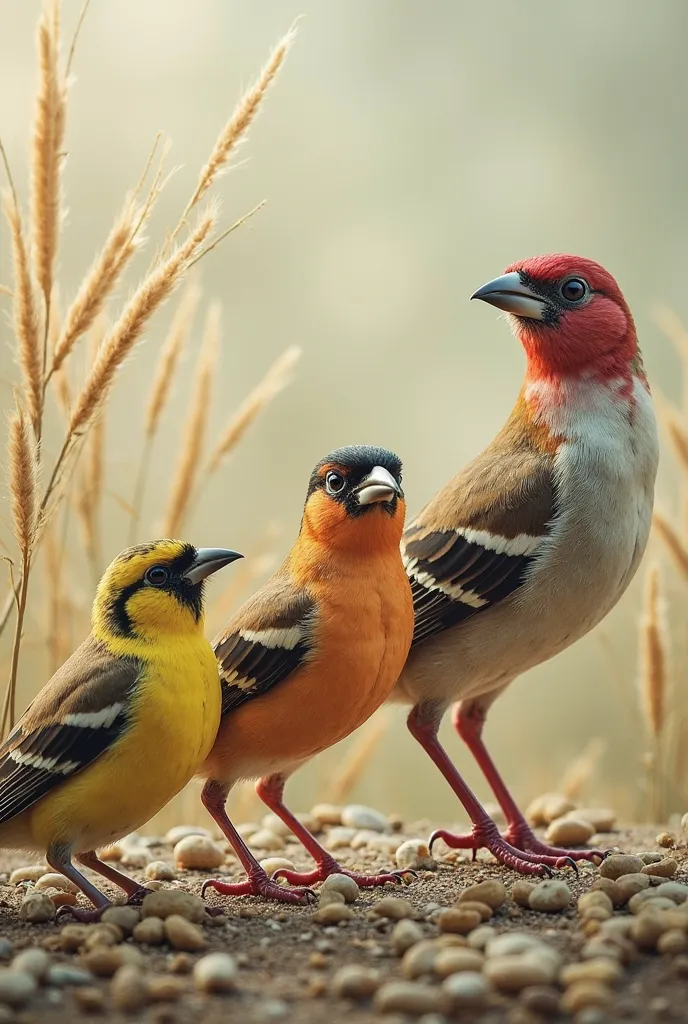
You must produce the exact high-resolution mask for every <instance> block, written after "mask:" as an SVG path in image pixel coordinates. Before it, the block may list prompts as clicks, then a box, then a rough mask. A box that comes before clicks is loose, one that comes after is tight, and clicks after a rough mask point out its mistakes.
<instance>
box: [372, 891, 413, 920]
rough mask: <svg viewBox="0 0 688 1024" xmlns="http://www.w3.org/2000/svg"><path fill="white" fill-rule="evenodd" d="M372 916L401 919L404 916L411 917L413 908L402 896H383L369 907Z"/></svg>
mask: <svg viewBox="0 0 688 1024" xmlns="http://www.w3.org/2000/svg"><path fill="white" fill-rule="evenodd" d="M370 913H371V915H372V916H374V917H386V918H388V919H389V920H390V921H401V920H403V918H405V917H413V915H414V914H415V910H414V907H413V904H412V903H409V901H408V900H405V899H404V898H403V897H402V896H383V897H382V899H381V900H378V902H377V903H375V904H374V905H373V906H372V907H371V909H370Z"/></svg>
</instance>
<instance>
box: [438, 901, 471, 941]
mask: <svg viewBox="0 0 688 1024" xmlns="http://www.w3.org/2000/svg"><path fill="white" fill-rule="evenodd" d="M481 922H482V918H481V916H480V914H479V913H478V911H477V910H462V909H460V908H459V907H447V908H446V909H445V910H441V911H440V912H439V914H438V915H437V924H438V925H439V929H440V931H441V932H452V933H453V934H455V935H468V933H469V932H472V931H473V929H474V928H477V927H478V925H479V924H480V923H481Z"/></svg>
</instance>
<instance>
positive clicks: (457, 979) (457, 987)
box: [442, 969, 490, 1013]
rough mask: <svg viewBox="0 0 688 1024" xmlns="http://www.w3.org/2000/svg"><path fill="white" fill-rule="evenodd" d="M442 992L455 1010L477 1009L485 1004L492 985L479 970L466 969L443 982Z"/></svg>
mask: <svg viewBox="0 0 688 1024" xmlns="http://www.w3.org/2000/svg"><path fill="white" fill-rule="evenodd" d="M442 992H443V994H444V996H445V997H446V998H447V1000H448V1001H449V1005H450V1007H451V1009H452V1010H453V1011H454V1012H458V1013H463V1011H464V1010H477V1009H480V1008H481V1007H482V1006H484V1005H485V1003H486V1002H487V997H488V996H489V994H490V985H489V983H488V981H487V979H486V978H485V977H483V975H482V974H481V973H480V971H479V969H478V970H473V971H471V970H465V971H461V973H460V974H451V975H449V977H446V978H445V979H444V981H443V983H442Z"/></svg>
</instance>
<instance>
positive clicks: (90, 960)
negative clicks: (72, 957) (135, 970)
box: [82, 945, 143, 978]
mask: <svg viewBox="0 0 688 1024" xmlns="http://www.w3.org/2000/svg"><path fill="white" fill-rule="evenodd" d="M82 964H83V966H84V967H85V968H86V969H87V970H89V971H90V972H91V973H92V974H95V975H97V976H98V977H99V978H111V977H112V976H113V974H114V973H115V971H117V970H119V968H120V967H124V966H127V965H131V966H134V967H142V966H143V957H142V956H141V954H140V952H139V951H138V949H136V948H135V947H134V946H124V945H122V946H99V947H98V948H97V949H91V950H89V952H88V953H85V954H84V956H83V957H82Z"/></svg>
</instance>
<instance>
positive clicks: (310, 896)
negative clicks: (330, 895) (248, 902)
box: [201, 872, 317, 909]
mask: <svg viewBox="0 0 688 1024" xmlns="http://www.w3.org/2000/svg"><path fill="white" fill-rule="evenodd" d="M207 889H215V891H216V892H219V893H220V895H221V896H263V897H264V898H265V899H267V900H278V901H279V902H281V903H301V904H304V903H305V904H312V903H315V902H316V900H317V897H316V895H315V893H314V892H312V891H311V890H310V889H287V888H286V886H283V885H280V884H279V883H278V882H275V881H273V880H272V879H270V878H268V876H267V874H265V872H263V873H262V874H260V875H258V874H255V875H249V876H248V878H247V879H246V881H245V882H223V881H222V880H221V879H220V878H207V879H206V880H205V882H204V883H203V888H202V889H201V896H205V894H206V890H207ZM206 909H207V908H206Z"/></svg>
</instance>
